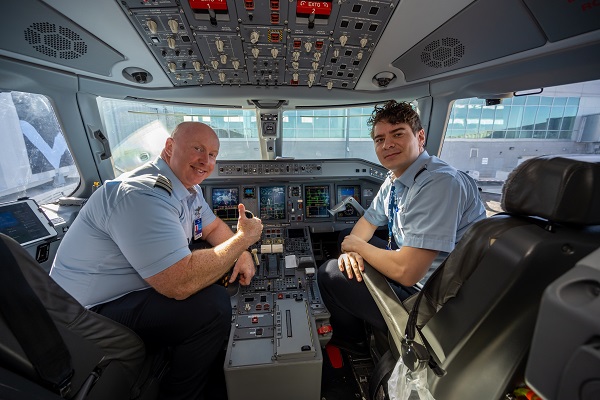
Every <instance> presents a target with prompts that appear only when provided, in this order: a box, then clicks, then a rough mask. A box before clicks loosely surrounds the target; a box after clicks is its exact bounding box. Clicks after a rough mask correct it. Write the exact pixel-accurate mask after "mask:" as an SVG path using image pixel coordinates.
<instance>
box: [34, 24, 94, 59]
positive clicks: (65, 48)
mask: <svg viewBox="0 0 600 400" xmlns="http://www.w3.org/2000/svg"><path fill="white" fill-rule="evenodd" d="M24 34H25V40H26V41H27V42H28V43H29V44H31V45H32V46H33V48H34V49H35V50H36V51H38V52H40V53H42V54H44V55H46V56H48V57H52V58H60V59H63V60H72V59H76V58H79V57H81V56H83V55H84V54H86V53H87V44H86V43H85V42H84V41H83V40H82V39H81V36H79V35H78V34H77V33H75V32H73V31H72V30H71V29H69V28H65V27H63V26H59V27H58V29H57V27H56V25H55V24H51V23H48V22H35V23H33V24H31V25H30V26H29V28H27V29H25V32H24Z"/></svg>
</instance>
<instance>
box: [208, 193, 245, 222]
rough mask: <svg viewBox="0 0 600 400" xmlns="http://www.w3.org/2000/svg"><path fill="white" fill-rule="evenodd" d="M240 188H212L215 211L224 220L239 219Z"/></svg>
mask: <svg viewBox="0 0 600 400" xmlns="http://www.w3.org/2000/svg"><path fill="white" fill-rule="evenodd" d="M239 199H240V196H239V189H238V188H224V189H213V190H212V206H213V212H214V213H215V215H216V216H217V217H219V218H221V219H222V220H223V221H232V220H237V219H238V217H239V216H240V214H239V212H238V208H237V207H238V204H239Z"/></svg>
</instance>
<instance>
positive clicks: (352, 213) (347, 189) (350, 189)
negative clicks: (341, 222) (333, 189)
mask: <svg viewBox="0 0 600 400" xmlns="http://www.w3.org/2000/svg"><path fill="white" fill-rule="evenodd" d="M348 196H352V197H354V199H355V200H356V201H357V202H358V204H361V202H360V186H358V185H352V186H345V185H344V186H342V185H340V186H338V187H337V202H338V203H340V202H341V201H342V200H344V199H345V198H346V197H348ZM337 216H338V217H342V218H343V217H358V216H359V215H358V212H357V211H356V209H355V208H354V207H353V206H352V204H346V209H345V210H344V211H340V212H338V213H337Z"/></svg>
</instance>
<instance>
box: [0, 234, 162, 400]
mask: <svg viewBox="0 0 600 400" xmlns="http://www.w3.org/2000/svg"><path fill="white" fill-rule="evenodd" d="M0 240H2V241H3V242H4V243H5V244H6V245H7V246H8V249H9V251H10V253H12V255H13V256H14V259H15V261H16V264H17V265H11V264H12V263H11V262H8V261H7V260H6V259H3V260H1V262H0V265H1V268H18V269H19V270H20V271H21V272H22V274H23V276H24V277H25V279H26V281H27V283H28V284H29V286H30V287H31V288H32V289H33V293H34V295H35V296H37V297H38V298H39V300H40V301H41V303H42V305H43V307H44V308H45V310H46V312H47V313H48V315H49V316H50V318H51V320H52V321H53V322H54V324H55V326H56V328H57V329H58V332H59V333H60V336H61V337H62V339H63V341H64V343H65V344H66V347H67V349H68V352H69V353H70V357H71V365H72V369H73V370H74V374H73V376H72V379H71V386H72V390H71V393H70V395H68V396H66V397H67V398H71V397H73V396H75V395H76V394H77V393H78V392H79V391H80V389H81V387H82V385H83V384H84V382H86V380H88V378H89V377H90V374H91V373H95V374H97V375H101V376H100V377H99V379H98V380H97V382H96V383H95V385H94V386H93V387H92V389H91V391H89V394H88V395H87V396H85V397H83V398H86V399H94V400H95V399H98V400H100V399H133V398H144V399H151V398H155V397H156V392H157V391H156V387H157V385H156V381H155V379H154V373H155V372H156V371H155V370H154V367H155V366H157V365H160V361H158V362H156V361H157V360H156V359H153V358H152V357H151V356H147V354H146V351H145V348H144V343H143V342H142V340H141V339H140V338H139V337H138V336H137V335H136V334H135V333H134V332H132V331H131V330H129V329H128V328H126V327H124V326H122V325H120V324H118V323H116V322H114V321H112V320H110V319H108V318H105V317H103V316H102V315H99V314H96V313H94V312H91V311H88V310H86V309H85V308H84V307H82V306H81V305H80V304H79V303H78V302H77V301H76V300H75V299H73V298H72V297H71V296H70V295H69V294H68V293H67V292H66V291H64V290H63V289H62V288H61V287H60V286H59V285H58V284H56V283H55V282H54V281H53V280H52V278H50V276H48V274H47V273H46V272H45V271H44V270H43V269H42V268H41V267H40V265H39V264H38V263H37V262H36V261H35V260H34V259H33V258H32V257H31V256H30V255H29V254H28V253H27V252H26V251H25V250H24V249H23V248H22V247H21V246H20V245H19V243H17V242H16V241H14V240H13V239H11V238H10V237H8V236H6V235H3V234H0ZM21 295H22V294H21V293H11V296H14V297H16V298H18V297H19V296H21ZM17 307H18V306H17ZM17 311H18V312H23V313H27V311H26V310H17ZM9 325H10V324H7V320H6V319H5V315H2V313H0V372H1V373H0V394H1V396H0V397H2V398H44V399H52V398H59V397H56V395H55V394H53V392H52V391H51V390H47V385H46V384H45V382H44V381H43V380H42V379H40V376H39V374H38V371H36V369H35V368H34V365H33V364H32V362H31V361H30V359H29V358H28V357H27V355H26V354H28V353H27V352H26V351H24V349H23V347H22V344H21V343H20V338H19V337H15V335H14V334H13V332H12V331H11V329H10V328H9ZM38 334H39V335H40V337H42V336H43V335H44V332H38ZM52 361H53V360H48V362H52ZM15 376H16V377H19V379H15V378H14V377H15ZM11 377H12V378H11ZM21 396H22V397H21Z"/></svg>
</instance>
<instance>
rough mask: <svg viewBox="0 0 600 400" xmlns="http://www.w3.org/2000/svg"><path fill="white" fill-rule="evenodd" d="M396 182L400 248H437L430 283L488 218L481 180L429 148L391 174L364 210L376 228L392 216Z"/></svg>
mask: <svg viewBox="0 0 600 400" xmlns="http://www.w3.org/2000/svg"><path fill="white" fill-rule="evenodd" d="M392 185H394V186H395V201H394V203H392V204H395V207H394V210H393V215H392V218H391V220H392V222H393V227H392V233H393V237H394V240H395V241H396V244H398V246H410V247H416V248H421V249H429V250H437V251H439V252H440V253H439V255H438V257H437V258H436V260H435V261H434V263H433V264H432V268H430V271H429V272H428V273H427V274H426V276H425V278H424V279H423V281H422V282H424V281H425V280H426V279H427V278H428V277H429V276H430V275H431V273H432V272H433V270H435V268H437V267H438V266H439V264H441V262H442V261H443V259H444V258H446V256H447V255H448V253H449V252H451V251H452V250H453V249H454V247H455V245H456V243H457V242H458V241H459V240H460V238H461V237H462V236H463V234H464V233H465V231H466V230H467V229H468V228H469V227H470V226H471V225H472V224H473V223H475V222H476V221H479V220H481V219H483V218H485V208H484V206H483V203H482V201H481V198H480V196H479V189H478V188H477V185H476V183H475V181H474V180H473V179H472V178H471V177H470V176H468V175H467V174H465V173H464V172H461V171H458V170H457V169H455V168H453V167H452V166H450V165H448V164H447V163H445V162H444V161H442V160H440V159H439V158H437V157H434V156H430V155H429V154H427V152H426V151H424V152H423V153H421V154H420V155H419V157H418V158H417V159H416V160H415V162H414V163H413V164H411V165H410V166H409V167H408V168H407V169H406V171H404V173H403V174H402V175H401V176H400V177H398V178H396V179H393V178H392V176H391V174H390V175H388V178H387V179H386V180H385V182H384V183H383V184H382V185H381V188H380V189H379V192H378V193H377V195H376V196H375V198H374V199H373V202H372V203H371V205H370V206H369V208H368V209H367V211H366V212H365V214H364V217H365V219H366V220H367V221H369V222H370V223H371V224H373V225H375V226H387V225H388V221H389V220H390V216H389V214H390V212H389V205H390V194H391V187H392Z"/></svg>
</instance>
